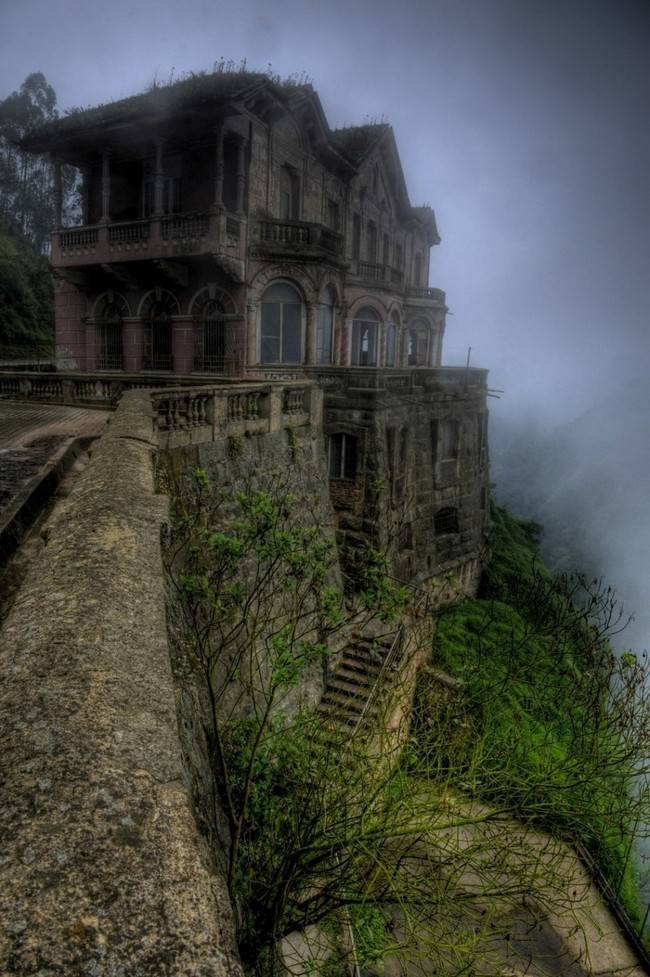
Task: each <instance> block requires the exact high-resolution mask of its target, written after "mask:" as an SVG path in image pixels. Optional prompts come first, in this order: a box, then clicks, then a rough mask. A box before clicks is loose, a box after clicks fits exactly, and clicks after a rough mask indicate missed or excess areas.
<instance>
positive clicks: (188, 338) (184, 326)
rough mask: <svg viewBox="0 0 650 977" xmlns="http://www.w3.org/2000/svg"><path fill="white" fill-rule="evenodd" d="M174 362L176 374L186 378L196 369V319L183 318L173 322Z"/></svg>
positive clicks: (175, 319)
mask: <svg viewBox="0 0 650 977" xmlns="http://www.w3.org/2000/svg"><path fill="white" fill-rule="evenodd" d="M172 362H173V367H174V373H177V374H179V375H182V376H185V375H187V374H188V373H191V372H192V369H193V367H194V319H193V318H192V317H191V316H183V317H182V318H180V317H179V318H176V317H174V319H173V320H172Z"/></svg>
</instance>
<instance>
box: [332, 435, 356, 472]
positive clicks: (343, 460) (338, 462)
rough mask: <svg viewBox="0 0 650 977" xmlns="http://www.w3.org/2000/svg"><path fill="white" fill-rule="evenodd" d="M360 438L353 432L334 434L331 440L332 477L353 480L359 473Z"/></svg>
mask: <svg viewBox="0 0 650 977" xmlns="http://www.w3.org/2000/svg"><path fill="white" fill-rule="evenodd" d="M357 445H358V439H357V438H356V437H355V436H354V435H353V434H343V433H339V434H333V435H332V436H331V437H330V441H329V475H330V478H337V479H347V480H348V481H352V480H353V479H354V478H355V477H356V474H357V456H358V448H357Z"/></svg>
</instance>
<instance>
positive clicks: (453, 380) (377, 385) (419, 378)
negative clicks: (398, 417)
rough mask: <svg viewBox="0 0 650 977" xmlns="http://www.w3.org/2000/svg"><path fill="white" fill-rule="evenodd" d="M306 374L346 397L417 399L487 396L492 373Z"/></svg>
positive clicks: (327, 370) (440, 369)
mask: <svg viewBox="0 0 650 977" xmlns="http://www.w3.org/2000/svg"><path fill="white" fill-rule="evenodd" d="M304 372H305V373H306V375H308V376H310V377H315V378H317V380H318V383H319V385H320V386H321V387H322V388H323V390H324V391H326V392H327V391H331V392H332V393H341V394H345V395H347V394H348V393H352V394H358V393H372V394H380V393H384V392H393V393H397V394H399V395H400V396H404V395H409V396H414V397H416V398H417V397H421V396H422V394H424V393H430V394H433V395H438V396H441V397H443V398H447V397H458V396H468V395H474V396H478V397H481V398H485V396H487V377H488V371H487V370H484V369H480V368H478V367H467V368H465V367H454V366H436V367H412V368H411V367H407V368H400V367H397V368H395V367H375V366H361V367H360V366H310V367H307V368H305V369H304Z"/></svg>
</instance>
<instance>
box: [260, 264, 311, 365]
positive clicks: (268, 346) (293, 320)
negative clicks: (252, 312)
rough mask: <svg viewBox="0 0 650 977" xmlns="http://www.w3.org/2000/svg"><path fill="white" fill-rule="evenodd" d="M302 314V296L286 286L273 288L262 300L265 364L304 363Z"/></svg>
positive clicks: (279, 284) (270, 287) (262, 350)
mask: <svg viewBox="0 0 650 977" xmlns="http://www.w3.org/2000/svg"><path fill="white" fill-rule="evenodd" d="M302 321H303V314H302V301H301V299H300V295H299V294H298V292H297V291H296V290H295V288H292V286H291V285H287V284H286V283H285V282H277V283H276V284H275V285H270V286H269V287H268V288H267V289H266V291H265V292H264V295H263V296H262V329H261V349H260V353H261V360H262V363H301V362H302V349H303V338H302V333H303V328H302Z"/></svg>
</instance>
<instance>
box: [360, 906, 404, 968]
mask: <svg viewBox="0 0 650 977" xmlns="http://www.w3.org/2000/svg"><path fill="white" fill-rule="evenodd" d="M350 920H351V923H352V931H353V933H354V942H355V947H356V951H357V958H358V960H359V964H360V966H362V967H364V966H367V965H368V964H373V963H378V962H380V961H382V960H383V959H384V957H385V955H386V952H387V950H388V948H389V947H390V946H391V944H392V943H393V942H394V940H391V938H390V935H389V933H388V930H387V928H386V919H385V917H384V916H383V914H382V913H381V912H380V911H379V909H378V908H377V906H376V905H373V904H372V903H365V904H362V905H360V906H353V907H351V909H350Z"/></svg>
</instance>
